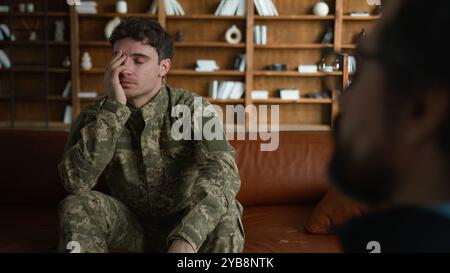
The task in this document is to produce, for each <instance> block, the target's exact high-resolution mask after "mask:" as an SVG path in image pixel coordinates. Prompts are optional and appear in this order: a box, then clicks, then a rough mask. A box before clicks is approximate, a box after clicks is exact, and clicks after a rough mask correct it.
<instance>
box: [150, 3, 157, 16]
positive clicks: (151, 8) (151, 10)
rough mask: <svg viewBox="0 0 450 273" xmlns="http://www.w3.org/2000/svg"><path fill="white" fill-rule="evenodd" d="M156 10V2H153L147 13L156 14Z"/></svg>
mask: <svg viewBox="0 0 450 273" xmlns="http://www.w3.org/2000/svg"><path fill="white" fill-rule="evenodd" d="M157 10H158V0H153V2H152V5H151V6H150V10H149V13H151V14H156V11H157Z"/></svg>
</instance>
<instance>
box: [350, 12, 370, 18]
mask: <svg viewBox="0 0 450 273" xmlns="http://www.w3.org/2000/svg"><path fill="white" fill-rule="evenodd" d="M350 16H355V17H358V16H369V13H368V12H351V13H350Z"/></svg>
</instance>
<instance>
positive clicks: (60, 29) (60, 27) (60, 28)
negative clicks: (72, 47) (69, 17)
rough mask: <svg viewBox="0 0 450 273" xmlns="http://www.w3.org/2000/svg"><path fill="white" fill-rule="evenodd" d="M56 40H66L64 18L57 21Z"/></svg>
mask: <svg viewBox="0 0 450 273" xmlns="http://www.w3.org/2000/svg"><path fill="white" fill-rule="evenodd" d="M55 41H56V42H63V41H64V21H63V20H56V21H55Z"/></svg>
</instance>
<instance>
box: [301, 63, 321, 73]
mask: <svg viewBox="0 0 450 273" xmlns="http://www.w3.org/2000/svg"><path fill="white" fill-rule="evenodd" d="M317 71H318V69H317V65H299V66H298V72H300V73H317Z"/></svg>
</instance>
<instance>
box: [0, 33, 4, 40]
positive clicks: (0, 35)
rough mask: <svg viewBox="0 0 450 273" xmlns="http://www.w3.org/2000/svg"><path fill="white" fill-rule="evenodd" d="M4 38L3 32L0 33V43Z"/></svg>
mask: <svg viewBox="0 0 450 273" xmlns="http://www.w3.org/2000/svg"><path fill="white" fill-rule="evenodd" d="M4 39H5V38H4V37H3V32H1V31H0V41H3V40H4Z"/></svg>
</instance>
